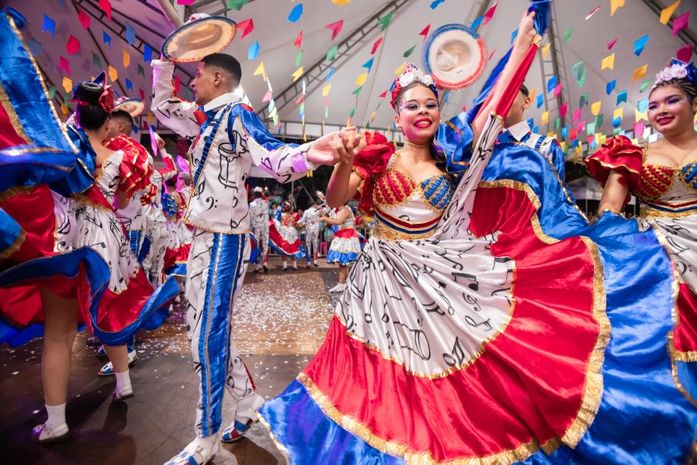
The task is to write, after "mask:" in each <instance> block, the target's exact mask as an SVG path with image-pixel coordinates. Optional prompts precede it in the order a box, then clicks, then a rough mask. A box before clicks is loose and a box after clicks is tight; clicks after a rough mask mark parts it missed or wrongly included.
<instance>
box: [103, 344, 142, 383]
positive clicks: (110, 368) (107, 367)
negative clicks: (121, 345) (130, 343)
mask: <svg viewBox="0 0 697 465" xmlns="http://www.w3.org/2000/svg"><path fill="white" fill-rule="evenodd" d="M136 360H138V353H137V352H136V351H135V349H133V350H132V351H130V352H129V353H128V367H129V368H130V367H132V366H133V364H134V363H136ZM97 375H98V376H113V375H114V365H113V364H112V363H111V362H106V363H105V364H104V366H103V367H102V368H101V369H100V370H99V371H98V372H97Z"/></svg>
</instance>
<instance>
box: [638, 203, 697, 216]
mask: <svg viewBox="0 0 697 465" xmlns="http://www.w3.org/2000/svg"><path fill="white" fill-rule="evenodd" d="M695 214H697V205H695V207H694V208H693V209H692V210H688V211H682V212H667V211H663V210H658V209H655V208H651V207H650V206H647V205H642V206H641V210H640V214H639V216H641V217H642V218H684V217H686V216H692V215H695Z"/></svg>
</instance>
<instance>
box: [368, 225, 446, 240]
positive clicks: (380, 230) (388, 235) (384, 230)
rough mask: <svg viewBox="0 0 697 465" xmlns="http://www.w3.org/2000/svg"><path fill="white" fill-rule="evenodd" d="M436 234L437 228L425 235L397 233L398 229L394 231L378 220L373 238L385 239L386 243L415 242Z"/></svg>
mask: <svg viewBox="0 0 697 465" xmlns="http://www.w3.org/2000/svg"><path fill="white" fill-rule="evenodd" d="M434 232H436V228H435V227H434V228H433V229H431V230H430V231H427V232H425V233H420V234H409V233H405V232H402V231H397V230H396V229H392V228H390V227H389V226H387V225H385V224H383V223H381V222H380V220H378V222H377V226H376V227H375V232H374V233H373V237H375V238H376V239H383V240H386V241H413V240H416V239H425V238H427V237H431V236H432V235H433V233H434Z"/></svg>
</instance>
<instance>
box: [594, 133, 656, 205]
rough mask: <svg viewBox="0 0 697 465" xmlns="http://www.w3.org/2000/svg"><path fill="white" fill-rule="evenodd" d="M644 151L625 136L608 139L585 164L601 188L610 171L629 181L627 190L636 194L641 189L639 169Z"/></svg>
mask: <svg viewBox="0 0 697 465" xmlns="http://www.w3.org/2000/svg"><path fill="white" fill-rule="evenodd" d="M643 156H644V150H643V149H642V148H641V147H639V146H636V145H634V144H632V142H631V141H630V140H629V139H628V138H627V137H625V136H615V137H612V138H610V139H608V140H607V141H606V142H605V143H604V144H603V146H602V147H601V148H600V149H598V150H597V151H596V152H595V153H594V154H592V155H591V156H589V157H588V158H586V160H585V163H586V166H587V167H588V172H589V173H590V175H591V177H593V178H595V179H597V180H598V181H600V182H601V183H602V184H603V186H605V183H606V182H607V178H608V176H609V175H610V172H611V171H617V172H620V173H622V174H624V175H625V176H626V178H627V179H628V180H629V189H630V191H632V192H636V191H637V190H639V189H640V187H641V169H642V160H643Z"/></svg>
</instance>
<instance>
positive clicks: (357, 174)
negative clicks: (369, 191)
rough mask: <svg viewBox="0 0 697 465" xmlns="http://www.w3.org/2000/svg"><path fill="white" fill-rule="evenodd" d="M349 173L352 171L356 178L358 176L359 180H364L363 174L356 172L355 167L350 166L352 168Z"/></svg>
mask: <svg viewBox="0 0 697 465" xmlns="http://www.w3.org/2000/svg"><path fill="white" fill-rule="evenodd" d="M351 171H352V172H353V173H356V176H358V177H359V178H361V180H365V175H364V174H363V173H361V172H360V171H358V170H357V169H356V167H355V166H352V167H351Z"/></svg>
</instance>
